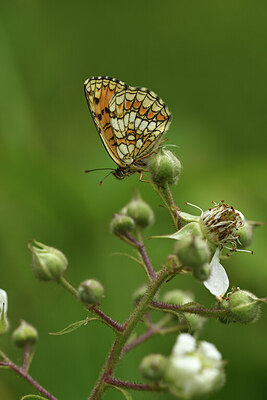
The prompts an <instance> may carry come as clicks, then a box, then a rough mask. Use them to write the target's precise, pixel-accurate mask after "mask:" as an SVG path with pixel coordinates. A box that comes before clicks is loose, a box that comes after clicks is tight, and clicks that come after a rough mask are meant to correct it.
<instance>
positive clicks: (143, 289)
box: [133, 284, 147, 303]
mask: <svg viewBox="0 0 267 400" xmlns="http://www.w3.org/2000/svg"><path fill="white" fill-rule="evenodd" d="M146 291H147V285H146V284H144V285H142V286H140V287H139V288H138V289H136V290H135V291H134V293H133V301H134V302H135V303H138V302H139V301H140V300H141V298H142V297H143V296H144V294H145V292H146Z"/></svg>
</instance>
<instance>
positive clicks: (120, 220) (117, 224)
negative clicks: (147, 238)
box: [110, 214, 135, 235]
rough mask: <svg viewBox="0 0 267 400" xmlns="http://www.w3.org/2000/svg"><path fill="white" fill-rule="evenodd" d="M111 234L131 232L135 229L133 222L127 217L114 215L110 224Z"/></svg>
mask: <svg viewBox="0 0 267 400" xmlns="http://www.w3.org/2000/svg"><path fill="white" fill-rule="evenodd" d="M110 229H111V232H113V233H114V234H115V235H118V234H123V233H125V232H131V231H132V230H134V229H135V223H134V220H133V219H132V218H131V217H129V216H128V215H118V214H115V215H114V218H113V220H112V221H111V224H110Z"/></svg>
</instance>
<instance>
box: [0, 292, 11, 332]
mask: <svg viewBox="0 0 267 400" xmlns="http://www.w3.org/2000/svg"><path fill="white" fill-rule="evenodd" d="M6 315H7V293H6V291H5V290H3V289H0V335H1V334H3V333H5V332H6V331H7V330H8V325H9V324H8V320H7V316H6Z"/></svg>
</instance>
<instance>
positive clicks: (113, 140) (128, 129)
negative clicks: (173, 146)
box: [84, 76, 171, 179]
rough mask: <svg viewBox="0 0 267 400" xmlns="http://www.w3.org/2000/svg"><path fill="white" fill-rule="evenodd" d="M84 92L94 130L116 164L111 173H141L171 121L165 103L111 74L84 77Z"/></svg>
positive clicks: (154, 95)
mask: <svg viewBox="0 0 267 400" xmlns="http://www.w3.org/2000/svg"><path fill="white" fill-rule="evenodd" d="M84 92H85V97H86V100H87V103H88V107H89V110H90V112H91V115H92V118H93V120H94V123H95V126H96V129H97V131H98V133H99V135H100V137H101V139H102V142H103V144H104V146H105V148H106V150H107V152H108V154H109V155H110V157H111V158H112V160H113V161H114V162H115V163H116V164H117V166H118V167H117V169H114V170H113V172H112V174H113V175H114V176H115V177H116V178H118V179H123V178H124V177H125V176H127V175H131V174H133V173H135V172H137V171H139V172H141V174H142V171H143V170H144V169H145V167H146V165H147V159H148V157H149V156H150V155H151V154H152V153H154V152H155V150H156V149H157V147H158V146H159V144H160V142H161V138H162V136H163V134H164V133H165V132H166V131H167V129H168V127H169V124H170V119H171V116H170V113H169V111H168V109H167V107H166V105H165V103H164V102H163V101H162V100H161V99H160V98H159V97H158V96H157V95H156V94H155V93H154V92H152V91H150V90H149V89H145V88H137V87H132V86H128V85H127V84H125V83H124V82H121V81H119V80H117V79H114V78H110V77H102V76H99V77H93V78H89V79H87V80H86V81H85V82H84ZM140 179H141V176H140Z"/></svg>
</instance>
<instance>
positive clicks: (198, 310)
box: [151, 301, 227, 318]
mask: <svg viewBox="0 0 267 400" xmlns="http://www.w3.org/2000/svg"><path fill="white" fill-rule="evenodd" d="M151 308H153V309H154V310H160V311H162V310H166V311H168V310H169V311H176V312H183V313H184V312H187V313H191V314H198V315H203V316H206V317H215V318H217V317H219V316H221V315H223V314H226V313H227V310H221V309H218V308H214V309H212V308H204V307H192V306H191V305H189V306H187V305H179V306H178V305H174V304H167V303H161V302H159V301H151Z"/></svg>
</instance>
